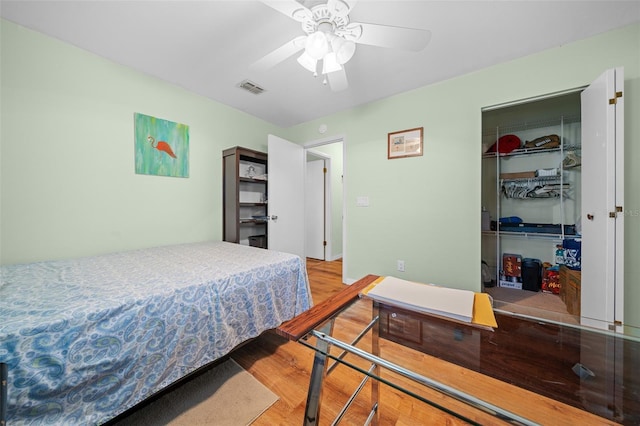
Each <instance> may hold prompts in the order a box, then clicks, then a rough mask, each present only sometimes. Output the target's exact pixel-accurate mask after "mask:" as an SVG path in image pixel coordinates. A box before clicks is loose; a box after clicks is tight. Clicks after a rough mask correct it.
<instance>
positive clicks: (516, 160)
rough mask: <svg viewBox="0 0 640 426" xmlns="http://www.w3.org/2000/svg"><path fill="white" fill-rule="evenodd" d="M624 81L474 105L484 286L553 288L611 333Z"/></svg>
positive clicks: (616, 304)
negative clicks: (487, 274)
mask: <svg viewBox="0 0 640 426" xmlns="http://www.w3.org/2000/svg"><path fill="white" fill-rule="evenodd" d="M622 82H623V73H622V69H612V70H608V71H607V72H605V73H604V74H603V75H602V76H600V77H599V78H598V79H597V80H596V81H594V82H593V83H592V84H591V85H590V86H588V87H585V88H580V89H576V90H569V91H566V92H562V93H556V94H551V95H547V96H541V97H538V98H534V99H527V100H522V101H517V102H512V103H509V104H504V105H497V106H493V107H488V108H484V109H483V111H482V209H483V211H482V215H483V220H482V260H483V261H484V262H486V263H487V264H488V266H489V270H490V271H491V275H492V278H493V280H492V282H493V283H494V284H495V285H496V286H499V287H508V288H512V289H517V290H520V291H535V292H539V291H545V292H550V293H556V294H558V297H562V299H563V301H564V303H565V304H566V305H567V307H568V309H569V311H570V313H572V314H574V315H576V316H578V317H579V319H580V322H581V323H582V324H585V325H590V326H595V327H599V328H608V329H610V330H618V331H621V329H620V327H621V326H622V322H623V309H622V308H623V299H624V292H623V290H624V289H623V245H622V241H623V219H624V212H623V204H622V199H623V140H624V138H623V128H624V126H623V123H622V117H623V97H622V96H623V90H622ZM560 272H562V273H560ZM561 279H562V281H563V282H560V281H561Z"/></svg>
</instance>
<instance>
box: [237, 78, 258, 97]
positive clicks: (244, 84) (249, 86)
mask: <svg viewBox="0 0 640 426" xmlns="http://www.w3.org/2000/svg"><path fill="white" fill-rule="evenodd" d="M238 86H239V87H241V88H242V89H244V90H248V91H249V92H251V93H253V94H254V95H259V94H260V93H262V92H264V89H263V88H262V87H260V86H258V85H257V84H256V83H254V82H253V81H249V80H244V81H241V82H240V84H239V85H238Z"/></svg>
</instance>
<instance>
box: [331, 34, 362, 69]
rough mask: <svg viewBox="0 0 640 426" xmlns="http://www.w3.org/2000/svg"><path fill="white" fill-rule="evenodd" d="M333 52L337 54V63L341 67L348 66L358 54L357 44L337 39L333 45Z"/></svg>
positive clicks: (340, 38)
mask: <svg viewBox="0 0 640 426" xmlns="http://www.w3.org/2000/svg"><path fill="white" fill-rule="evenodd" d="M331 47H332V48H333V51H334V52H336V57H337V61H338V63H339V64H340V65H343V64H346V63H347V62H349V60H350V59H351V58H353V55H354V53H356V44H355V43H354V42H353V41H351V40H345V39H343V38H342V37H336V38H334V39H333V42H332V43H331Z"/></svg>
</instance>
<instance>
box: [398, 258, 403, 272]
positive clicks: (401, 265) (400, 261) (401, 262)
mask: <svg viewBox="0 0 640 426" xmlns="http://www.w3.org/2000/svg"><path fill="white" fill-rule="evenodd" d="M398 271H400V272H404V260H398Z"/></svg>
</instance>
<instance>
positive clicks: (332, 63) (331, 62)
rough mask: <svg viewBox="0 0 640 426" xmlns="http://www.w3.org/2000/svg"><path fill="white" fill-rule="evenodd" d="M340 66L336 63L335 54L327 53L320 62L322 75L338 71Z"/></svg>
mask: <svg viewBox="0 0 640 426" xmlns="http://www.w3.org/2000/svg"><path fill="white" fill-rule="evenodd" d="M341 69H342V66H341V65H340V64H339V63H338V59H337V57H336V53H335V52H329V53H327V54H326V55H325V57H324V59H323V60H322V74H329V73H331V72H336V71H340V70H341Z"/></svg>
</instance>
